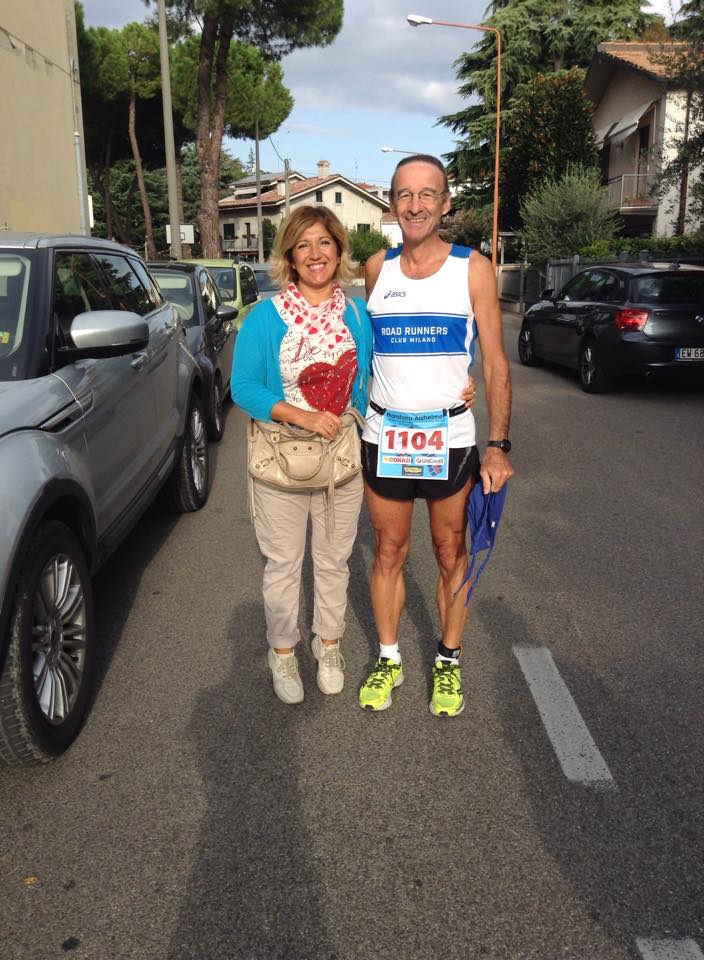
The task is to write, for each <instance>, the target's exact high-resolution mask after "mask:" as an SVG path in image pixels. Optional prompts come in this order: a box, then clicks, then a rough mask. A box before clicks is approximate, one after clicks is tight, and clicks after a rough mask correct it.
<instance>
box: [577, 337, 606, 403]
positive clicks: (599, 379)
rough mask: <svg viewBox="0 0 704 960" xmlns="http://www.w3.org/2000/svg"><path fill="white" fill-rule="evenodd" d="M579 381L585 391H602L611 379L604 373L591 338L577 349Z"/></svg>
mask: <svg viewBox="0 0 704 960" xmlns="http://www.w3.org/2000/svg"><path fill="white" fill-rule="evenodd" d="M579 382H580V384H581V386H582V390H585V391H586V392H587V393H603V392H604V390H608V388H609V386H610V384H611V381H610V380H609V378H608V377H607V376H606V374H605V373H604V369H603V367H602V365H601V361H600V359H599V353H598V350H597V346H596V344H595V342H594V341H593V340H585V341H584V343H583V344H582V346H581V347H580V350H579Z"/></svg>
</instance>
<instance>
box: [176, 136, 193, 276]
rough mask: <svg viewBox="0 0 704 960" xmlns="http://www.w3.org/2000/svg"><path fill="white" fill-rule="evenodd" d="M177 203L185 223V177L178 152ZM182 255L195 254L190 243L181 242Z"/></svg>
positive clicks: (186, 257) (184, 257) (180, 217)
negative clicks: (182, 174)
mask: <svg viewBox="0 0 704 960" xmlns="http://www.w3.org/2000/svg"><path fill="white" fill-rule="evenodd" d="M176 204H177V206H178V222H179V223H185V222H186V215H185V213H184V212H183V179H182V177H181V154H180V153H177V154H176ZM181 256H182V257H183V259H184V260H190V259H191V257H192V256H193V251H192V250H191V245H190V243H181Z"/></svg>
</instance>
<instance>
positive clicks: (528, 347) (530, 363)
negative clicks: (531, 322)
mask: <svg viewBox="0 0 704 960" xmlns="http://www.w3.org/2000/svg"><path fill="white" fill-rule="evenodd" d="M518 359H519V360H520V361H521V363H522V364H523V366H524V367H537V365H538V363H539V362H540V361H539V360H538V357H537V356H536V354H535V346H534V344H533V332H532V330H531V329H530V327H529V326H527V325H526V324H525V323H524V324H522V325H521V332H520V333H519V334H518Z"/></svg>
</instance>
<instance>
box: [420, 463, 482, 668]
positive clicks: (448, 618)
mask: <svg viewBox="0 0 704 960" xmlns="http://www.w3.org/2000/svg"><path fill="white" fill-rule="evenodd" d="M474 484H475V478H474V477H470V478H469V480H468V481H467V483H466V484H465V485H464V487H462V489H461V490H458V491H457V493H455V494H453V495H452V496H451V497H446V498H445V499H444V500H428V501H427V503H428V513H429V515H430V533H431V536H432V538H433V550H434V551H435V559H436V560H437V564H438V571H439V576H438V584H437V590H436V597H437V603H438V611H439V613H440V625H441V628H442V643H443V645H444V646H445V647H447V648H448V649H450V650H457V649H458V648H459V646H460V644H461V642H462V631H463V630H464V625H465V622H466V620H467V608H466V607H465V605H464V595H463V593H459V594H457V596H455V593H456V591H457V589H458V588H459V586H460V584H461V583H462V578H463V577H464V575H465V573H466V571H467V543H466V533H467V500H468V499H469V495H470V493H471V492H472V487H473V486H474Z"/></svg>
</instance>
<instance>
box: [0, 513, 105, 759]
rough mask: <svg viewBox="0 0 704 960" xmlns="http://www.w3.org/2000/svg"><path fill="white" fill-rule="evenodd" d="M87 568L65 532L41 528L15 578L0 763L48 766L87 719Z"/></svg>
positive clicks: (90, 643)
mask: <svg viewBox="0 0 704 960" xmlns="http://www.w3.org/2000/svg"><path fill="white" fill-rule="evenodd" d="M95 642H96V641H95V632H94V626H93V593H92V585H91V580H90V573H89V570H88V564H87V562H86V559H85V556H84V554H83V550H82V549H81V547H80V545H79V543H78V541H77V539H76V538H75V536H74V535H73V533H72V532H71V530H70V529H69V528H68V527H67V526H66V525H65V524H63V523H60V522H58V521H56V520H52V521H49V522H48V523H45V524H44V525H43V526H42V527H40V528H39V529H38V530H37V531H36V533H35V535H34V537H33V541H32V545H31V547H30V548H29V551H28V552H27V555H26V556H25V558H24V561H23V563H22V567H21V569H20V572H19V576H18V578H17V585H16V587H15V591H14V596H13V600H12V606H11V613H10V622H9V626H8V638H7V655H6V659H5V666H4V669H3V672H2V677H0V761H1V762H2V763H3V764H5V765H8V766H9V765H20V764H28V763H36V762H41V761H47V760H50V759H52V757H54V756H56V755H57V754H59V753H62V752H63V751H64V750H66V749H67V747H69V746H70V745H71V743H72V742H73V740H74V739H75V737H76V735H77V734H78V731H79V729H80V727H81V724H82V723H83V720H84V718H85V713H86V709H87V705H88V699H89V696H90V693H91V689H92V685H93V671H94V661H95Z"/></svg>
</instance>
